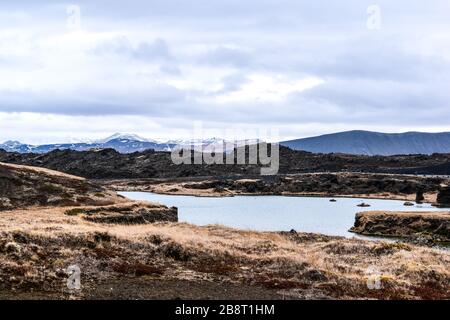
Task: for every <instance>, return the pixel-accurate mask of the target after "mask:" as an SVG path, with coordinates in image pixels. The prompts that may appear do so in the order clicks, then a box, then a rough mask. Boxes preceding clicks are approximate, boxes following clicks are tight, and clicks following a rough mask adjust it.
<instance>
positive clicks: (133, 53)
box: [91, 36, 173, 61]
mask: <svg viewBox="0 0 450 320" xmlns="http://www.w3.org/2000/svg"><path fill="white" fill-rule="evenodd" d="M91 53H93V54H99V55H108V54H115V55H123V56H125V57H128V58H132V59H138V60H142V61H155V60H156V61H164V60H172V59H173V58H172V55H171V53H170V49H169V46H168V44H167V42H166V41H165V40H164V39H161V38H158V39H155V40H154V41H153V42H140V43H139V44H137V45H136V46H133V44H132V43H131V41H130V40H129V39H128V38H127V37H125V36H120V37H116V38H114V39H110V40H107V41H103V42H102V43H101V44H99V45H98V46H96V47H95V48H94V49H93V50H91Z"/></svg>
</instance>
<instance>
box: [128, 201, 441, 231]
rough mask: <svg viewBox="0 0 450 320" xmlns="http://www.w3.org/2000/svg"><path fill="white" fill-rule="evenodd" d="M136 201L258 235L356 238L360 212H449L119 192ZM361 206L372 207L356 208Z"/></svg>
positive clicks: (380, 204) (397, 204) (395, 205)
mask: <svg viewBox="0 0 450 320" xmlns="http://www.w3.org/2000/svg"><path fill="white" fill-rule="evenodd" d="M120 194H121V195H123V196H125V197H127V198H130V199H134V200H147V201H152V202H159V203H161V204H164V205H167V206H175V207H178V214H179V220H180V222H188V223H192V224H196V225H201V226H203V225H209V224H221V225H224V226H228V227H232V228H238V229H250V230H258V231H289V230H291V229H294V230H296V231H299V232H313V233H322V234H327V235H337V236H346V237H353V236H355V235H354V234H353V233H350V232H348V229H350V228H351V227H352V226H353V223H354V221H355V214H356V213H357V212H361V211H372V210H390V211H448V209H447V210H445V209H439V208H435V207H432V206H431V205H429V204H421V205H415V206H412V207H406V206H404V205H403V204H404V201H395V200H372V199H357V198H336V200H337V201H336V202H330V198H318V197H285V196H236V197H225V198H202V197H193V196H172V195H160V194H154V193H146V192H120ZM361 202H365V203H368V204H370V205H371V207H368V208H360V207H357V205H358V204H360V203H361Z"/></svg>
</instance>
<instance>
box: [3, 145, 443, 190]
mask: <svg viewBox="0 0 450 320" xmlns="http://www.w3.org/2000/svg"><path fill="white" fill-rule="evenodd" d="M224 158H225V156H224ZM0 162H8V163H15V164H22V165H31V166H37V167H45V168H49V169H52V170H57V171H61V172H66V173H69V174H73V175H76V176H80V177H85V178H88V179H144V178H176V177H200V176H227V175H228V176H230V175H245V176H247V175H252V174H259V173H260V167H259V166H257V165H248V164H245V165H238V164H234V165H206V164H204V165H189V164H185V165H175V164H173V162H172V160H171V155H170V152H155V151H153V150H147V151H144V152H135V153H132V154H121V153H119V152H117V151H115V150H113V149H102V150H91V151H72V150H55V151H52V152H49V153H46V154H32V153H27V154H20V153H12V152H5V151H1V150H0ZM235 163H236V162H235ZM448 163H450V154H433V155H410V156H406V155H405V156H388V157H383V156H356V155H346V154H314V153H310V152H305V151H294V150H291V149H289V148H286V147H282V146H281V147H280V171H279V173H281V174H294V173H311V172H371V173H402V174H403V173H412V174H415V173H422V174H426V173H428V174H431V173H433V174H450V165H448ZM446 164H447V165H446ZM436 166H441V167H440V169H439V170H438V171H436V170H434V169H433V168H435V167H436ZM427 168H429V169H427ZM416 191H417V190H415V191H414V192H416Z"/></svg>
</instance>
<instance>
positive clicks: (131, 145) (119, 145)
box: [0, 133, 175, 153]
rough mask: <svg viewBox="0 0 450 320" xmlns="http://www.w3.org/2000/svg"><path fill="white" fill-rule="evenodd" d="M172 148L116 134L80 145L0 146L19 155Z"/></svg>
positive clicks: (8, 142)
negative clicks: (70, 151) (56, 151)
mask: <svg viewBox="0 0 450 320" xmlns="http://www.w3.org/2000/svg"><path fill="white" fill-rule="evenodd" d="M174 146H175V145H174V144H169V143H159V142H156V141H153V140H148V139H145V138H142V137H139V136H137V135H133V134H122V133H116V134H114V135H112V136H110V137H108V138H106V139H102V140H98V141H93V142H80V143H62V144H45V145H38V146H35V145H30V144H23V143H20V142H18V141H7V142H5V143H3V144H0V149H4V150H6V151H8V152H19V153H47V152H50V151H53V150H57V149H59V150H65V149H71V150H76V151H86V150H91V149H106V148H111V149H115V150H117V151H118V152H120V153H132V152H136V151H145V150H149V149H154V150H156V151H166V150H171V148H173V147H174Z"/></svg>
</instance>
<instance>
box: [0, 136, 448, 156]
mask: <svg viewBox="0 0 450 320" xmlns="http://www.w3.org/2000/svg"><path fill="white" fill-rule="evenodd" d="M258 142H261V141H259V140H241V141H237V142H230V141H227V140H224V139H221V138H210V139H194V140H170V141H166V142H158V141H155V140H149V139H146V138H142V137H140V136H137V135H134V134H124V133H116V134H114V135H112V136H110V137H108V138H106V139H101V140H97V141H92V142H80V143H63V144H46V145H38V146H35V145H30V144H23V143H20V142H18V141H7V142H5V143H3V144H0V149H4V150H6V151H8V152H19V153H47V152H50V151H53V150H56V149H60V150H65V149H71V150H76V151H86V150H91V149H106V148H111V149H115V150H117V151H118V152H120V153H133V152H142V151H145V150H149V149H153V150H155V151H170V150H173V149H174V148H181V147H186V146H192V147H193V148H194V149H195V150H198V151H199V150H209V151H211V150H215V151H216V152H228V151H230V150H232V149H233V148H234V147H237V146H242V145H244V144H256V143H258ZM280 144H281V145H283V146H286V147H289V148H291V149H293V150H303V151H309V152H314V153H347V154H359V155H398V154H433V153H450V132H443V133H422V132H406V133H379V132H370V131H347V132H339V133H333V134H326V135H322V136H318V137H311V138H304V139H297V140H291V141H283V142H280Z"/></svg>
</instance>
